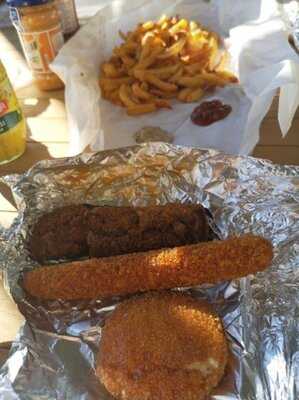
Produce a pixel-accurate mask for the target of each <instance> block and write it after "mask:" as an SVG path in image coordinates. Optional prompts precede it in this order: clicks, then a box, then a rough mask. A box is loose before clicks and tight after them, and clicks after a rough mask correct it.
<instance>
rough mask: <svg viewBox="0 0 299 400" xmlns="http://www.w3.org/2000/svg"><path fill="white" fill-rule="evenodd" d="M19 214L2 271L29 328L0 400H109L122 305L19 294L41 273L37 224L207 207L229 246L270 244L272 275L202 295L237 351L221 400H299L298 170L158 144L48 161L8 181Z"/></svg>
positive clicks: (0, 247)
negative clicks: (115, 210) (120, 208)
mask: <svg viewBox="0 0 299 400" xmlns="http://www.w3.org/2000/svg"><path fill="white" fill-rule="evenodd" d="M3 179H4V181H5V182H6V183H7V184H8V185H9V186H10V187H11V188H12V190H13V193H14V197H15V200H16V203H17V205H18V209H19V216H18V218H17V220H16V221H15V222H14V224H13V226H12V227H11V228H10V229H8V230H7V231H5V235H4V236H3V237H2V239H3V240H2V241H0V265H4V267H5V277H6V281H7V285H8V288H9V290H10V293H11V295H12V296H13V298H14V300H15V302H16V303H17V305H18V307H19V308H20V309H21V310H22V312H23V314H24V315H25V317H26V320H27V322H26V324H25V325H24V327H23V328H22V329H21V330H20V332H19V334H18V337H17V338H16V340H15V342H14V343H13V346H12V349H11V352H10V356H9V359H8V360H7V362H6V363H5V364H4V365H3V367H2V368H1V369H0V399H1V400H2V399H5V400H6V399H13V400H36V399H39V400H40V399H47V400H49V399H51V400H52V399H53V400H57V399H59V400H60V399H66V400H68V399H72V400H74V399H76V400H77V399H78V400H79V399H80V400H81V399H82V400H83V399H84V400H93V399H94V400H96V399H97V400H108V399H109V400H111V396H109V395H108V394H107V392H106V391H105V390H104V388H103V386H102V385H101V383H100V382H99V381H98V379H97V378H96V377H95V373H94V372H95V363H96V357H97V353H98V351H99V344H100V339H101V327H102V326H103V324H104V321H105V318H106V317H107V316H108V315H109V313H110V312H111V311H112V310H113V308H114V306H115V304H116V303H117V302H118V301H119V299H108V300H106V301H105V302H101V301H100V300H96V301H93V302H77V303H72V302H64V301H54V302H50V303H49V302H48V303H45V302H38V301H37V300H34V299H32V298H29V297H28V296H27V295H26V294H25V293H24V292H23V290H22V288H21V286H20V281H19V278H20V276H21V274H22V272H23V271H24V270H28V269H32V268H36V267H38V265H37V263H34V262H33V261H32V260H31V259H30V257H29V254H28V250H27V248H26V240H27V238H28V234H30V230H31V229H32V225H33V224H34V222H35V221H36V220H37V218H38V216H39V215H41V214H43V213H45V212H48V211H50V210H52V209H53V208H56V207H60V206H62V205H66V204H70V203H82V202H85V203H90V204H98V205H101V204H108V205H109V204H110V205H128V204H132V205H136V206H137V205H138V206H141V205H147V204H165V203H166V202H174V201H179V202H182V203H184V202H188V201H192V202H200V203H202V204H203V205H204V206H205V207H207V208H208V209H209V210H210V211H211V213H212V215H213V217H214V221H215V223H216V225H217V227H218V229H219V232H220V237H222V238H225V237H227V236H229V235H234V234H237V235H238V234H243V233H249V232H251V233H253V234H257V235H262V236H264V237H266V238H268V239H269V240H271V241H272V243H273V245H274V251H275V257H274V260H273V264H272V266H271V267H270V268H269V269H267V270H266V271H264V272H262V273H259V274H257V275H255V276H254V277H250V276H249V277H247V278H246V279H241V280H235V281H232V282H223V283H221V284H219V285H203V286H201V287H193V288H192V289H191V292H192V294H193V295H194V296H196V297H198V298H205V299H207V300H208V301H209V302H211V303H212V304H213V306H214V307H215V309H216V310H217V312H218V313H219V315H220V317H221V319H222V321H223V324H224V328H225V332H226V335H227V338H228V341H229V347H230V350H231V355H232V356H231V358H230V361H229V366H228V370H227V373H226V375H225V378H224V379H223V381H222V382H221V384H220V386H219V387H218V388H217V389H216V390H215V391H214V392H213V394H212V396H211V399H213V400H220V399H221V400H237V399H242V400H243V399H244V400H298V396H299V385H298V383H299V380H298V371H299V341H298V329H299V315H298V307H299V295H298V287H299V274H298V271H299V234H298V232H299V193H298V188H299V167H291V166H279V165H274V164H272V163H271V162H268V161H265V160H259V159H255V158H251V157H241V156H229V155H225V154H223V153H219V152H217V151H214V150H201V149H191V148H186V147H176V146H173V145H169V144H161V143H158V144H149V145H142V146H135V147H128V148H123V149H118V150H113V151H105V152H99V153H96V154H82V155H80V156H77V157H74V158H69V159H67V158H66V159H59V160H51V161H42V162H40V163H38V164H37V165H36V166H34V167H33V168H32V169H31V170H29V171H28V172H27V173H25V174H24V175H20V176H9V177H5V178H3Z"/></svg>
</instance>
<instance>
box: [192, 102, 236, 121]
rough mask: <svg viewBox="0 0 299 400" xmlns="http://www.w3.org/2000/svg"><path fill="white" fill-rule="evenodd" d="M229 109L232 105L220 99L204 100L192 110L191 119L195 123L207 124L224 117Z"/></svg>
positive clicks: (230, 109)
mask: <svg viewBox="0 0 299 400" xmlns="http://www.w3.org/2000/svg"><path fill="white" fill-rule="evenodd" d="M231 111H232V107H231V106H230V105H229V104H223V103H221V101H220V100H212V101H204V102H203V103H201V104H200V105H199V106H197V107H196V108H195V109H194V110H193V111H192V114H191V120H192V122H193V123H194V124H196V125H200V126H208V125H211V124H213V123H214V122H216V121H219V120H221V119H224V118H225V117H227V116H228V114H229V113H230V112H231Z"/></svg>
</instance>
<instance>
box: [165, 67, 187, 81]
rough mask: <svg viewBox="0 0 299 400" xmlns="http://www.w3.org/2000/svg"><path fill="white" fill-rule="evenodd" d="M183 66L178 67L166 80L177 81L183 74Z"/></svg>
mask: <svg viewBox="0 0 299 400" xmlns="http://www.w3.org/2000/svg"><path fill="white" fill-rule="evenodd" d="M183 72H184V70H183V68H182V67H179V69H178V70H177V72H175V73H174V74H173V75H172V76H171V77H170V78H169V79H168V82H170V83H178V81H179V79H180V78H181V77H182V76H183Z"/></svg>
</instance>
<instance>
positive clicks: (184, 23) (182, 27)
mask: <svg viewBox="0 0 299 400" xmlns="http://www.w3.org/2000/svg"><path fill="white" fill-rule="evenodd" d="M188 25H189V23H188V21H187V20H186V19H180V20H179V21H178V22H177V23H176V24H175V25H173V26H172V27H171V28H170V29H169V32H170V34H171V35H174V34H175V33H177V32H179V31H181V30H186V29H187V27H188Z"/></svg>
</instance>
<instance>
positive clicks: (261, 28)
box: [52, 0, 299, 154]
mask: <svg viewBox="0 0 299 400" xmlns="http://www.w3.org/2000/svg"><path fill="white" fill-rule="evenodd" d="M163 13H165V14H169V15H172V14H177V13H178V14H180V15H182V16H185V17H187V18H191V19H195V20H199V21H201V22H202V23H203V24H204V25H205V26H207V27H208V28H210V29H212V30H215V31H217V32H219V33H220V34H221V35H222V36H223V37H224V38H226V40H225V44H226V47H227V48H228V50H229V52H230V54H231V63H232V69H233V70H234V71H235V72H236V73H237V75H238V76H239V77H240V86H238V85H235V86H234V85H232V86H229V87H227V88H225V89H223V90H221V89H217V91H216V93H214V94H213V95H212V96H207V97H206V99H213V98H219V99H220V100H223V101H224V102H227V103H229V104H231V105H232V107H233V112H232V113H231V114H230V115H229V116H228V117H227V118H226V119H224V120H222V121H219V122H218V123H215V124H212V125H211V126H208V127H198V126H195V125H194V124H192V122H191V120H190V114H191V112H192V110H193V108H194V107H195V105H196V104H187V105H186V104H180V103H177V104H174V105H173V110H171V111H168V110H167V111H166V110H160V111H158V112H155V113H151V114H148V115H144V116H139V117H130V116H127V114H126V112H125V110H124V109H122V108H120V107H117V106H115V105H113V104H110V103H109V102H107V101H105V100H103V99H101V95H100V90H99V88H98V75H99V65H100V63H101V62H102V61H104V60H105V59H107V58H108V57H109V56H110V55H111V52H112V49H113V47H115V45H117V44H119V42H120V39H119V37H118V30H119V29H121V30H123V31H128V30H129V29H132V28H133V27H134V26H135V25H136V24H137V23H138V22H140V21H144V20H148V19H151V18H153V19H155V18H157V17H159V16H160V15H161V14H163ZM52 67H53V69H54V70H55V71H56V72H57V73H58V75H59V76H60V77H61V78H62V80H63V81H64V82H65V85H66V91H65V93H66V108H67V115H68V122H69V131H70V154H77V153H78V152H80V151H82V150H83V149H84V148H85V147H86V146H88V145H91V148H92V149H94V150H99V149H111V148H117V147H122V146H128V145H133V144H134V132H135V131H137V130H139V129H140V128H142V127H144V126H159V127H161V128H162V129H165V130H168V131H169V132H171V133H174V135H175V140H174V143H175V144H180V145H189V146H198V147H204V148H215V149H219V150H223V151H225V152H227V153H230V154H249V153H250V152H251V151H252V150H253V148H254V147H255V145H256V143H257V142H258V140H259V128H260V124H261V121H262V119H263V118H264V116H265V114H266V113H267V111H268V109H269V107H270V105H271V102H272V100H273V97H274V95H275V93H276V90H277V89H278V88H281V95H280V103H279V115H278V118H279V122H280V127H281V130H282V133H283V135H285V134H286V133H287V131H288V129H289V127H290V124H291V121H292V118H293V115H294V112H295V110H296V108H297V106H298V90H297V88H298V87H299V85H298V79H299V78H298V77H299V73H298V57H297V55H296V54H295V52H294V51H293V50H292V49H291V48H290V46H289V45H288V42H287V34H286V27H285V25H284V23H283V21H282V19H281V16H280V10H279V8H278V6H277V3H276V1H275V0H251V1H250V2H236V1H233V0H227V1H220V0H211V1H204V0H201V1H195V0H182V1H179V0H177V1H170V0H134V1H130V2H126V1H122V0H117V1H114V2H112V3H111V4H110V5H107V6H105V7H103V8H102V9H101V10H100V11H99V12H98V14H97V15H96V16H94V17H93V18H91V19H90V20H89V22H88V23H87V24H86V25H85V26H84V27H83V28H82V29H81V30H80V31H79V32H78V33H77V34H76V35H75V36H74V37H73V38H72V39H71V40H70V41H69V42H68V43H67V44H66V45H65V46H64V47H63V49H62V50H61V51H60V53H59V55H58V56H57V58H56V60H55V61H54V63H53V65H52Z"/></svg>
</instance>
